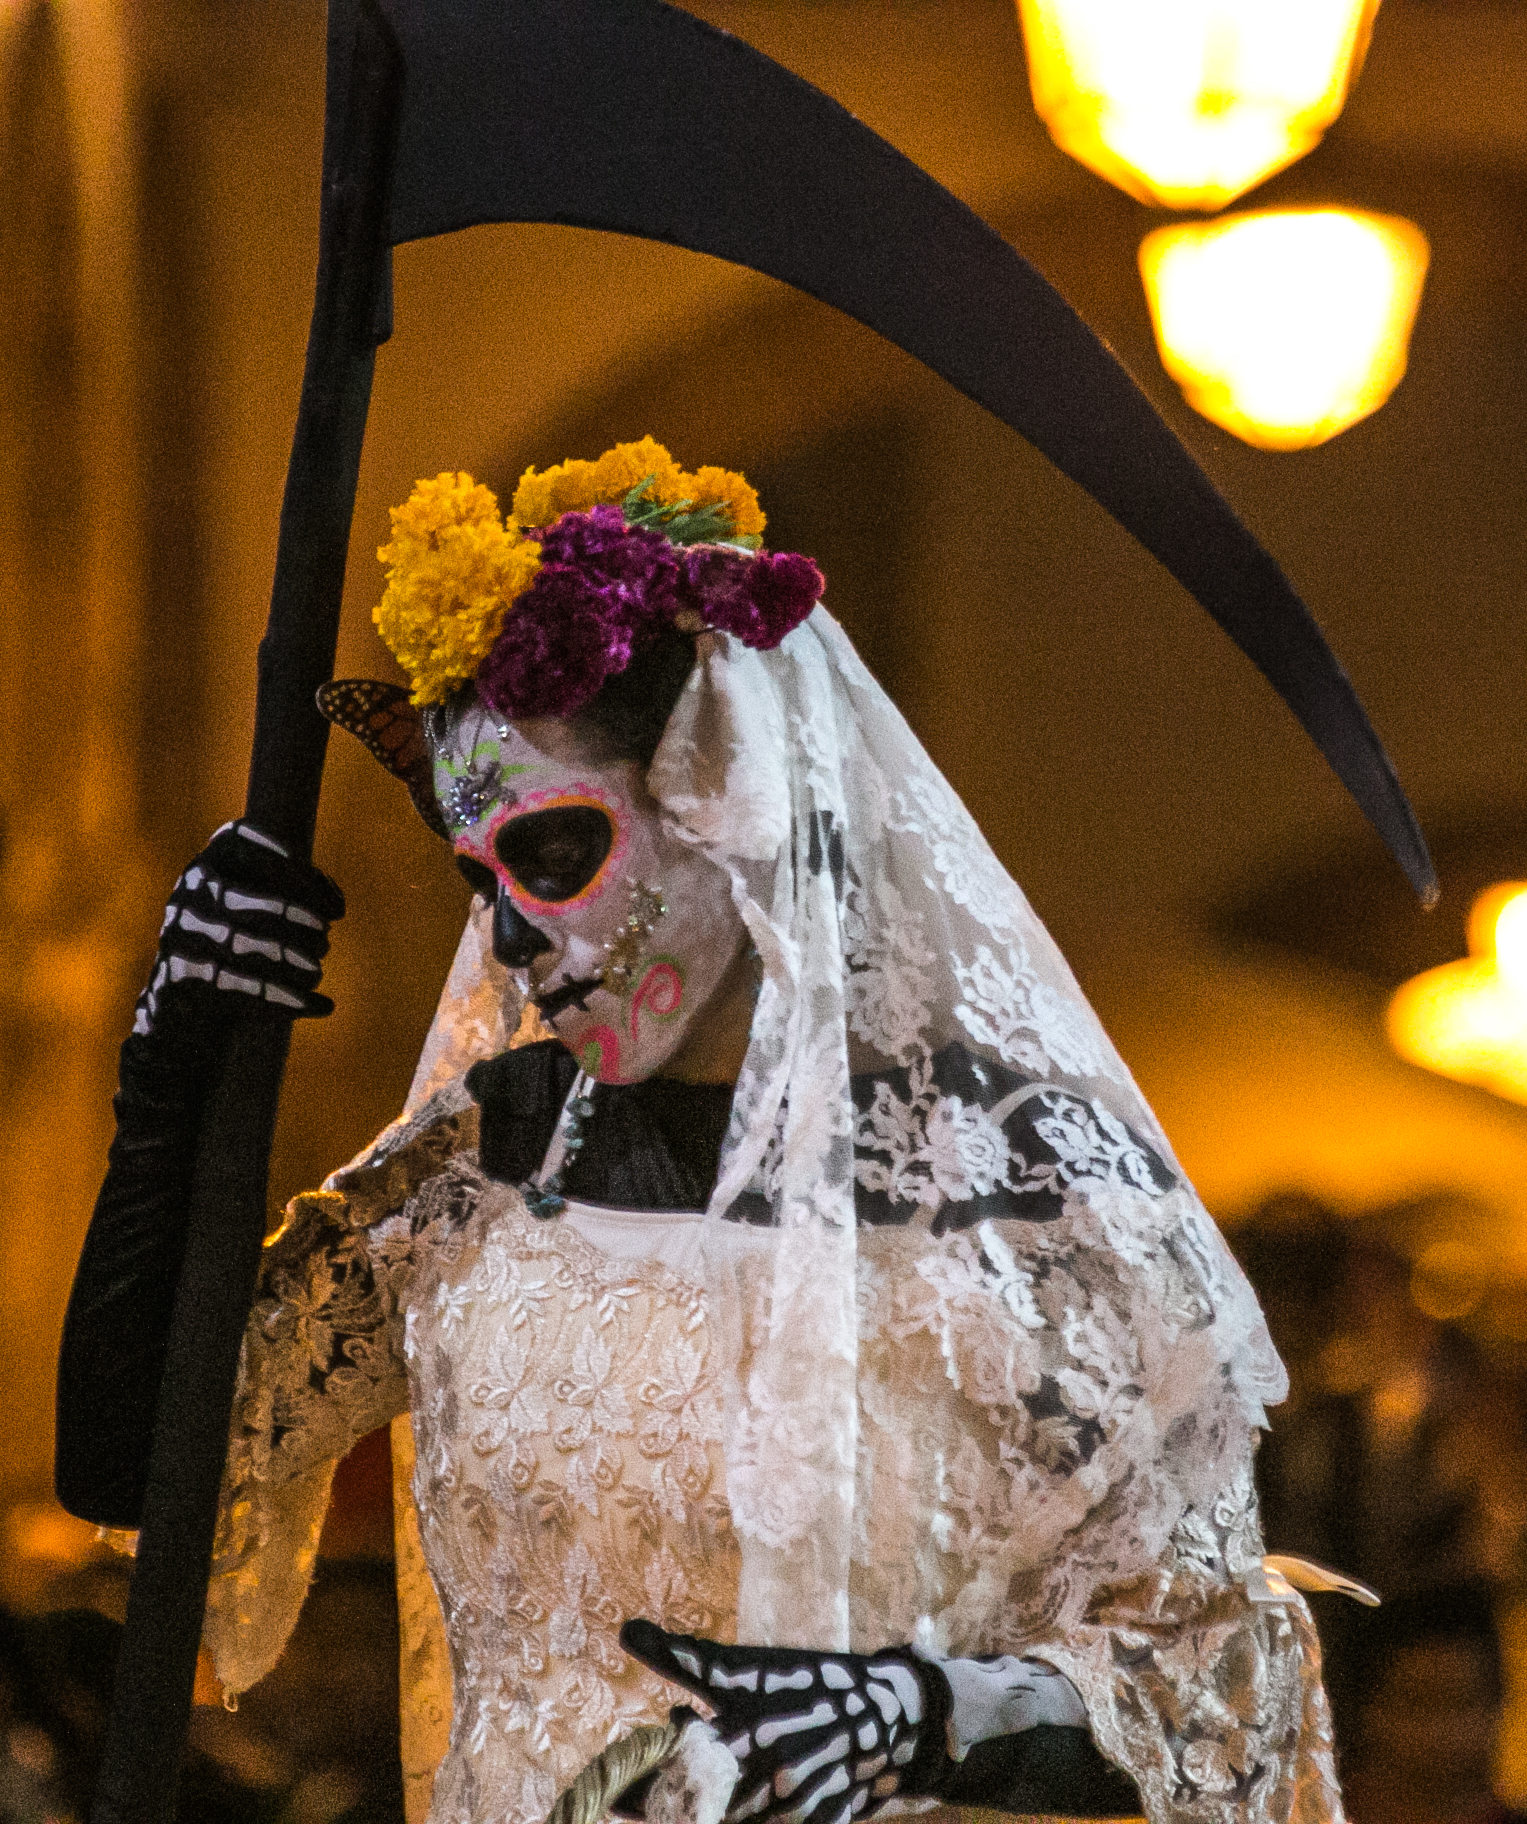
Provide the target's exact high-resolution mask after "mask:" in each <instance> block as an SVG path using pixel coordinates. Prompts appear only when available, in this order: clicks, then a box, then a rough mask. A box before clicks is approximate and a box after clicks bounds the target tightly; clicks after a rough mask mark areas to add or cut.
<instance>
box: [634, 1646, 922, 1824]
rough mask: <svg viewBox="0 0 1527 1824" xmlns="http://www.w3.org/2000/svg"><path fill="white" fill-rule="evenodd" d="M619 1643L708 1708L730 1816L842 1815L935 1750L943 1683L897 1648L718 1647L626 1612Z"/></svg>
mask: <svg viewBox="0 0 1527 1824" xmlns="http://www.w3.org/2000/svg"><path fill="white" fill-rule="evenodd" d="M620 1644H621V1645H622V1646H623V1647H624V1648H625V1649H626V1651H627V1652H628V1653H631V1654H634V1655H635V1657H636V1658H637V1659H640V1660H642V1661H643V1662H644V1663H645V1664H646V1665H648V1666H650V1667H651V1668H652V1670H653V1671H654V1672H658V1673H660V1674H661V1675H662V1676H663V1677H664V1678H667V1679H671V1680H672V1681H673V1683H674V1684H677V1685H683V1686H684V1687H685V1688H686V1689H687V1690H689V1691H693V1692H694V1693H695V1695H696V1696H697V1697H699V1698H702V1699H703V1700H704V1702H705V1703H706V1704H707V1705H708V1706H709V1707H710V1708H711V1709H712V1710H714V1711H715V1718H714V1721H715V1726H716V1729H717V1730H718V1732H719V1733H720V1737H721V1740H722V1741H723V1742H724V1743H725V1744H726V1746H727V1747H728V1748H730V1749H731V1751H732V1753H733V1754H734V1755H736V1757H737V1759H738V1761H739V1762H740V1763H741V1767H742V1773H741V1776H740V1778H739V1779H738V1782H737V1787H736V1790H735V1791H734V1792H733V1794H732V1802H731V1805H730V1807H729V1809H728V1811H727V1814H726V1815H727V1817H728V1818H729V1819H737V1820H741V1819H744V1818H757V1819H762V1820H765V1821H766V1824H767V1821H768V1820H775V1821H777V1824H797V1821H798V1820H803V1819H806V1818H816V1819H819V1820H820V1824H846V1821H847V1820H848V1819H850V1818H857V1817H864V1816H867V1815H869V1814H871V1813H873V1812H875V1811H877V1810H878V1809H879V1808H880V1807H881V1806H882V1805H884V1804H885V1803H886V1801H887V1800H888V1799H890V1798H891V1797H893V1796H894V1795H895V1794H896V1793H898V1792H905V1793H923V1792H928V1791H930V1790H931V1788H930V1787H929V1786H928V1785H927V1784H926V1778H927V1776H928V1774H929V1773H930V1772H931V1771H932V1770H933V1769H934V1768H936V1767H937V1766H939V1765H940V1764H942V1762H943V1761H944V1760H945V1758H946V1757H945V1753H944V1739H943V1738H944V1725H945V1722H946V1720H947V1712H948V1706H949V1695H948V1686H947V1685H946V1684H944V1682H943V1680H942V1678H941V1677H940V1675H938V1674H937V1673H935V1672H931V1669H930V1668H929V1667H928V1666H927V1665H925V1664H924V1663H923V1662H922V1661H920V1660H918V1659H917V1658H916V1657H915V1656H914V1655H913V1654H912V1653H911V1652H910V1651H908V1650H907V1649H905V1648H892V1649H890V1650H889V1651H888V1652H885V1653H879V1654H876V1655H874V1656H873V1657H870V1658H866V1657H865V1656H864V1655H862V1654H857V1653H833V1654H822V1653H811V1652H800V1651H796V1650H794V1649H791V1648H785V1647H725V1646H718V1645H717V1644H716V1643H715V1642H714V1641H709V1640H698V1639H696V1638H695V1637H694V1636H693V1635H690V1634H668V1633H665V1632H664V1631H663V1629H661V1628H659V1627H656V1626H655V1625H654V1624H653V1623H652V1622H650V1621H628V1622H627V1623H626V1625H625V1626H624V1627H623V1628H622V1629H621V1631H620Z"/></svg>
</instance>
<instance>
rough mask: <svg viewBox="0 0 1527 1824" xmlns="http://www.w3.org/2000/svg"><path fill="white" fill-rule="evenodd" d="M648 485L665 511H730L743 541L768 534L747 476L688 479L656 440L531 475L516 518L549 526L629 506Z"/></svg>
mask: <svg viewBox="0 0 1527 1824" xmlns="http://www.w3.org/2000/svg"><path fill="white" fill-rule="evenodd" d="M649 480H650V481H651V483H652V488H651V498H652V499H654V500H656V501H658V502H660V503H661V504H662V505H664V506H672V505H675V504H676V503H677V502H679V501H681V500H687V501H688V502H690V504H691V507H692V508H693V509H695V510H699V509H701V508H704V507H708V506H717V505H724V506H726V507H727V508H728V509H729V510H730V512H731V518H732V530H733V532H734V534H735V536H736V537H738V538H756V537H757V536H758V535H759V534H760V533H761V532H762V531H763V529H764V516H763V513H762V511H761V509H760V508H759V505H758V495H757V493H756V492H755V491H754V490H753V489H752V488H751V487H750V486H749V485H748V482H747V480H746V478H745V477H744V476H742V475H737V474H734V473H733V472H732V471H730V470H729V469H720V468H715V467H711V468H704V469H701V470H700V471H699V472H698V473H697V474H694V475H691V474H688V473H686V472H685V471H684V470H683V469H681V468H680V467H679V465H678V464H677V463H676V462H675V461H674V459H673V457H672V456H670V455H669V453H668V451H667V450H666V449H664V447H663V446H662V444H660V443H659V442H658V441H657V439H656V438H655V437H643V438H642V440H641V442H640V443H617V444H616V445H615V447H614V449H612V450H606V451H605V453H604V454H603V455H602V456H601V457H599V459H598V460H597V461H595V462H581V461H573V462H559V463H558V464H557V465H556V467H555V468H550V469H546V470H543V471H542V472H541V473H539V474H538V473H537V472H536V470H535V469H533V468H530V469H526V471H525V473H524V474H523V475H522V476H521V477H520V485H519V486H518V487H517V488H516V489H515V491H514V517H515V519H516V520H517V521H518V522H519V523H520V525H522V526H545V525H549V524H550V523H551V522H552V520H554V519H556V518H557V517H558V516H559V515H560V514H563V513H582V512H586V511H587V509H588V508H590V507H593V506H598V505H599V504H600V503H602V502H615V501H620V500H624V499H625V497H626V495H627V494H629V493H630V491H631V490H632V488H634V487H637V486H639V485H640V484H641V483H642V482H644V481H649Z"/></svg>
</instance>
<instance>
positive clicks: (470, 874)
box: [456, 855, 498, 906]
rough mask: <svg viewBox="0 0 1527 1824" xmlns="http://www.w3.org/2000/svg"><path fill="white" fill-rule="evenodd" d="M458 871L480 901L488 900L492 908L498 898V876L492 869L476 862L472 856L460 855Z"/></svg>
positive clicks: (457, 864)
mask: <svg viewBox="0 0 1527 1824" xmlns="http://www.w3.org/2000/svg"><path fill="white" fill-rule="evenodd" d="M456 869H457V872H458V873H459V874H460V875H461V876H462V878H463V879H464V880H465V881H466V883H467V885H468V886H469V887H470V888H471V889H472V891H473V892H474V893H475V894H476V895H477V896H478V898H479V899H485V900H487V902H488V904H489V905H490V906H491V905H492V904H493V902H494V900H495V899H497V898H498V876H497V875H496V874H495V873H494V872H493V870H492V868H490V867H487V866H486V865H485V864H484V863H483V862H480V861H474V860H473V859H472V857H471V856H470V855H458V856H457V857H456Z"/></svg>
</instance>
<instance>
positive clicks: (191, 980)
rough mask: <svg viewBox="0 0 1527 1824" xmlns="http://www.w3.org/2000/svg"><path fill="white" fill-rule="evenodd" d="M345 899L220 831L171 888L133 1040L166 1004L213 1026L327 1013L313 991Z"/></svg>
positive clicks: (259, 841) (271, 846) (239, 832)
mask: <svg viewBox="0 0 1527 1824" xmlns="http://www.w3.org/2000/svg"><path fill="white" fill-rule="evenodd" d="M344 912H345V896H344V894H343V893H341V892H340V890H339V888H338V887H337V886H336V885H335V884H334V882H333V881H332V880H330V879H329V877H328V875H327V874H321V873H320V872H319V871H318V869H317V868H314V867H309V866H307V865H306V864H305V863H302V862H297V861H293V860H292V858H291V855H290V854H289V853H288V851H287V850H286V849H285V848H284V847H283V846H282V845H281V844H280V843H279V842H277V841H275V839H274V838H273V837H270V836H267V835H265V834H264V832H263V831H261V830H257V829H256V828H255V827H254V825H253V824H250V823H244V822H241V821H236V822H233V823H225V824H224V825H223V827H222V828H221V829H220V830H219V831H218V832H217V834H216V835H215V836H214V837H213V838H212V840H211V842H209V843H208V844H207V846H206V848H204V849H203V850H202V852H201V853H200V854H199V855H198V856H197V857H196V858H195V859H194V860H193V861H192V862H191V864H190V866H189V867H188V868H187V869H186V871H185V872H184V873H183V874H182V875H181V877H180V879H179V880H178V881H176V883H175V888H174V891H173V892H172V893H171V895H170V903H169V905H168V906H166V908H165V913H164V923H163V925H162V926H161V927H160V931H159V953H158V955H157V956H156V957H155V958H154V967H153V971H152V973H151V974H150V976H149V982H148V986H147V987H146V988H145V989H144V990H143V993H142V994H141V995H139V997H138V1003H137V1006H136V1007H135V1008H134V1010H133V1032H134V1033H135V1034H136V1035H138V1036H139V1037H148V1036H149V1035H151V1034H153V1033H154V1032H155V1030H156V1028H157V1026H158V1023H159V1021H160V1018H161V1009H162V1007H163V1005H164V1003H165V1000H166V998H167V997H169V998H170V999H173V1000H179V1001H180V1002H181V1003H182V1004H183V1005H185V1006H187V1007H190V1006H193V1005H195V1004H196V1003H198V1002H199V1003H200V1006H199V1008H198V1011H199V1012H201V1013H203V1014H208V1015H211V1016H213V1017H214V1018H223V1017H226V1016H228V1015H234V1016H237V1015H238V1014H239V1013H241V1012H244V1013H249V1012H253V1011H255V1009H256V1008H257V1007H258V1008H259V1009H260V1010H262V1011H265V1012H269V1013H274V1014H276V1015H278V1016H284V1017H286V1018H288V1019H294V1020H301V1019H322V1018H324V1017H325V1016H326V1015H328V1014H331V1013H332V1012H333V1011H334V1003H333V1002H332V1001H331V1000H330V999H329V997H328V996H327V995H326V994H319V993H318V992H317V989H318V982H319V979H320V977H321V975H322V972H323V958H324V956H325V955H326V954H327V953H328V948H329V926H330V925H331V924H332V923H333V921H334V920H335V919H337V918H343V917H344Z"/></svg>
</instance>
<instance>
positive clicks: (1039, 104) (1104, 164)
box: [1018, 0, 1378, 209]
mask: <svg viewBox="0 0 1527 1824" xmlns="http://www.w3.org/2000/svg"><path fill="white" fill-rule="evenodd" d="M1377 11H1378V0H1018V17H1019V19H1020V20H1021V21H1022V24H1023V36H1024V43H1025V45H1026V46H1027V49H1028V57H1029V84H1030V87H1031V88H1032V90H1033V94H1034V106H1035V108H1036V110H1037V111H1038V113H1039V117H1040V119H1041V120H1043V121H1044V123H1045V125H1046V126H1047V127H1048V128H1049V129H1050V136H1051V138H1053V139H1054V140H1055V142H1056V144H1057V145H1059V146H1060V147H1061V148H1062V149H1063V150H1064V151H1067V152H1069V153H1070V154H1071V156H1072V157H1073V158H1076V159H1079V160H1080V161H1081V162H1082V163H1083V164H1084V165H1087V166H1089V167H1090V168H1091V169H1092V170H1094V171H1096V172H1098V173H1099V175H1101V176H1103V177H1106V178H1107V179H1108V180H1109V182H1110V183H1114V184H1117V185H1118V186H1119V188H1120V189H1121V190H1127V191H1128V192H1129V194H1130V195H1131V196H1135V197H1138V198H1139V199H1140V200H1141V201H1142V202H1147V203H1159V204H1161V205H1162V206H1163V207H1164V208H1168V209H1222V208H1223V207H1224V206H1225V204H1226V203H1229V202H1233V201H1234V200H1235V198H1236V197H1238V196H1240V195H1241V194H1242V192H1243V191H1246V190H1249V189H1250V188H1251V187H1252V185H1253V184H1259V183H1261V181H1262V180H1263V178H1265V177H1270V176H1271V175H1272V174H1273V172H1274V171H1281V170H1282V168H1283V167H1284V166H1285V165H1289V164H1292V163H1293V162H1294V160H1295V159H1296V158H1302V157H1303V156H1304V154H1305V153H1306V152H1308V151H1309V150H1310V149H1311V148H1312V147H1313V146H1315V145H1316V144H1317V142H1318V141H1319V139H1320V136H1321V134H1322V133H1324V131H1325V130H1326V128H1327V127H1328V126H1329V125H1330V124H1331V122H1332V121H1333V120H1335V118H1336V116H1337V115H1338V114H1339V113H1340V112H1341V109H1342V104H1343V103H1344V102H1345V101H1346V98H1347V91H1348V90H1349V88H1350V87H1351V85H1352V82H1353V80H1354V79H1355V77H1356V75H1357V72H1358V70H1359V68H1360V67H1361V65H1362V60H1363V54H1364V52H1365V51H1366V50H1367V48H1368V36H1369V33H1370V31H1371V29H1372V25H1373V15H1374V14H1375V13H1376V12H1377Z"/></svg>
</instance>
